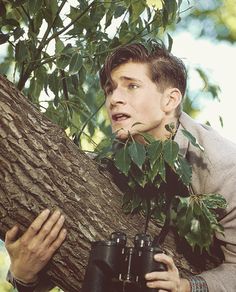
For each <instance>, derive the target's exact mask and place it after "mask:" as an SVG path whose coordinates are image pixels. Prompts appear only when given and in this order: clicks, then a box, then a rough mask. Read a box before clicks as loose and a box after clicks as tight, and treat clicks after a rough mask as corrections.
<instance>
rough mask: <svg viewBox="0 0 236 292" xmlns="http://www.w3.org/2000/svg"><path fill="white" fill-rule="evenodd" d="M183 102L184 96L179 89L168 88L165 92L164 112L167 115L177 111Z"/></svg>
mask: <svg viewBox="0 0 236 292" xmlns="http://www.w3.org/2000/svg"><path fill="white" fill-rule="evenodd" d="M181 101H182V94H181V92H180V90H179V89H178V88H167V89H166V90H165V98H164V108H163V109H164V111H165V112H166V113H168V112H172V111H175V109H176V108H177V107H178V105H179V104H180V103H181Z"/></svg>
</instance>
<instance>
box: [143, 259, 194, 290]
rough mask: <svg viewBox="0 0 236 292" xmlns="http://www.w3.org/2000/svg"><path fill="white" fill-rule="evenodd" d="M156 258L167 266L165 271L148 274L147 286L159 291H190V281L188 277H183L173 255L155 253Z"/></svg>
mask: <svg viewBox="0 0 236 292" xmlns="http://www.w3.org/2000/svg"><path fill="white" fill-rule="evenodd" d="M154 259H155V260H156V261H158V262H162V263H164V264H165V265H166V266H167V271H165V272H152V273H148V274H146V276H145V278H146V280H147V287H149V288H157V289H159V290H158V291H159V292H166V291H170V292H190V291H191V288H190V283H189V282H188V280H186V279H181V278H180V276H179V271H178V269H177V267H176V266H175V264H174V261H173V259H172V258H171V257H169V256H167V255H166V254H164V253H158V254H155V256H154Z"/></svg>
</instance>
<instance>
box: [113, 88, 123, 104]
mask: <svg viewBox="0 0 236 292" xmlns="http://www.w3.org/2000/svg"><path fill="white" fill-rule="evenodd" d="M124 103H125V94H124V92H123V90H122V89H121V88H119V87H117V88H115V89H114V90H113V92H112V93H111V97H110V105H111V106H115V105H117V104H124Z"/></svg>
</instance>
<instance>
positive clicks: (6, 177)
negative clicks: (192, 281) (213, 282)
mask: <svg viewBox="0 0 236 292" xmlns="http://www.w3.org/2000/svg"><path fill="white" fill-rule="evenodd" d="M121 202H122V193H121V191H120V189H119V188H118V187H117V186H116V185H115V183H114V181H113V179H112V176H111V175H110V173H109V172H108V171H106V170H104V169H102V168H101V167H100V166H99V165H98V164H97V163H96V162H95V161H93V160H92V159H90V158H89V157H88V156H87V155H86V154H84V153H83V152H82V151H80V150H79V149H78V147H77V146H76V145H75V144H74V143H73V142H72V141H71V140H70V139H69V138H68V137H67V136H66V135H65V133H64V131H63V130H61V129H60V128H59V127H58V126H56V125H54V124H53V123H52V122H51V121H49V120H48V119H47V118H46V117H44V116H43V115H42V114H41V113H40V112H39V111H38V109H37V108H35V107H34V106H33V105H32V104H31V103H30V102H29V101H28V100H27V99H26V98H25V97H24V96H23V95H22V94H21V93H20V92H19V91H18V90H17V89H16V88H15V87H14V85H13V84H12V83H10V82H9V81H7V80H6V79H5V78H3V77H1V76H0V237H1V239H4V235H5V232H6V231H7V230H8V229H9V228H11V227H12V226H13V225H14V224H15V223H18V224H19V225H20V226H21V229H22V231H24V230H25V229H26V228H27V227H28V226H29V224H30V223H31V221H32V220H33V219H34V218H35V217H36V216H37V214H39V212H40V211H41V210H43V209H44V208H49V209H51V210H53V209H56V208H59V209H60V210H62V212H63V213H64V214H65V217H66V228H67V230H68V235H67V239H66V241H65V242H64V243H63V245H62V246H61V248H60V249H59V251H58V252H57V253H56V254H55V255H54V257H53V259H52V261H51V262H50V264H49V265H48V267H47V273H48V275H49V276H50V277H51V280H52V281H53V283H55V285H57V286H59V287H61V288H62V289H63V290H64V291H70V292H73V291H79V290H80V287H81V283H82V280H83V276H84V271H85V268H86V264H87V260H88V256H89V250H90V242H91V241H94V240H101V239H106V238H108V236H109V234H110V233H111V232H113V231H115V230H121V231H124V232H125V233H126V234H127V236H128V238H129V242H128V244H131V239H132V238H133V236H134V235H135V234H136V233H137V232H142V231H143V226H144V223H145V222H144V221H145V219H144V218H143V217H142V216H141V215H135V216H127V215H125V214H123V213H122V211H121ZM111 219H112V220H111ZM148 231H149V233H150V234H151V235H154V234H156V233H157V232H159V229H158V227H156V226H155V224H153V223H152V222H151V223H150V224H149V230H148ZM165 249H167V250H169V251H171V252H172V254H173V255H174V256H175V262H176V264H177V265H178V267H179V268H181V269H182V271H184V270H186V271H192V272H197V269H196V267H194V266H191V265H189V264H188V263H187V261H186V260H185V259H184V258H183V257H182V255H181V253H180V254H179V253H177V252H176V244H175V240H174V236H173V235H172V234H169V235H168V237H167V239H166V243H165ZM65 279H66V281H65Z"/></svg>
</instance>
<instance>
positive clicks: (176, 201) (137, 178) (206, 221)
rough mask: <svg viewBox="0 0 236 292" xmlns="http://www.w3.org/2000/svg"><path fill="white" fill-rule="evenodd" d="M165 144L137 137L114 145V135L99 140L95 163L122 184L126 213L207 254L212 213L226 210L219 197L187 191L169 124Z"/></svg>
mask: <svg viewBox="0 0 236 292" xmlns="http://www.w3.org/2000/svg"><path fill="white" fill-rule="evenodd" d="M166 129H167V130H168V131H169V132H170V138H169V139H167V140H163V141H162V140H155V139H154V138H153V137H152V136H150V135H148V134H146V133H140V137H141V143H140V142H138V141H137V140H134V139H133V137H132V136H131V135H130V136H129V138H128V139H127V140H126V141H117V140H116V138H115V135H114V134H113V136H112V137H110V138H108V139H106V140H103V141H102V142H101V144H100V145H99V147H98V148H97V151H98V159H100V160H101V159H103V158H104V157H106V158H108V159H109V160H110V161H111V162H112V163H113V165H114V167H115V168H116V169H117V170H118V172H119V173H120V174H122V175H123V176H124V177H125V178H126V180H124V179H122V183H124V181H125V182H126V183H127V187H126V188H125V194H124V197H123V210H124V211H125V212H126V213H131V214H132V213H137V212H141V213H143V214H145V215H146V217H147V218H152V219H154V220H155V221H156V222H157V223H158V224H160V225H162V226H163V225H164V223H165V221H166V220H167V218H168V220H169V221H170V225H171V226H172V227H173V228H175V229H176V231H177V233H178V234H179V236H180V237H182V238H184V239H185V240H186V241H187V243H188V244H189V245H190V246H191V247H192V248H193V249H194V248H196V247H197V248H199V249H200V250H201V251H202V250H207V251H209V247H210V245H211V243H212V241H213V236H214V233H215V232H223V229H222V226H221V225H220V224H219V223H218V221H217V219H218V217H217V216H218V215H217V211H219V210H220V209H224V208H226V202H225V199H224V198H223V197H222V196H221V195H219V194H202V195H195V194H193V193H192V191H191V177H192V168H191V165H190V164H189V163H188V161H187V160H186V159H185V157H183V156H182V154H181V153H180V149H179V145H178V144H177V143H176V142H175V141H174V139H173V136H174V130H173V129H174V128H173V125H167V127H166ZM183 134H184V135H185V136H186V137H187V138H188V139H189V141H190V142H191V143H192V144H193V145H194V146H195V147H198V148H199V149H200V150H202V151H204V149H203V147H202V146H201V145H200V144H199V143H198V142H197V140H196V138H195V137H194V136H193V135H192V134H191V133H189V132H188V131H186V130H183Z"/></svg>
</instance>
